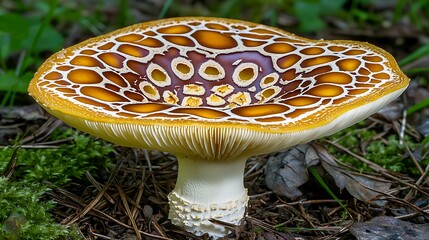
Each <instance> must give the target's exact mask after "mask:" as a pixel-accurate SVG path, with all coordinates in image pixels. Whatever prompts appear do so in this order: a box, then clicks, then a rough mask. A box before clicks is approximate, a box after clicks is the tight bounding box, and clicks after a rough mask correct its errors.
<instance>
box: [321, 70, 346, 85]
mask: <svg viewBox="0 0 429 240" xmlns="http://www.w3.org/2000/svg"><path fill="white" fill-rule="evenodd" d="M315 79H316V80H317V84H320V83H336V84H348V83H351V82H352V81H353V78H352V77H351V76H350V75H348V74H345V73H342V72H329V73H325V74H321V75H319V76H316V77H315Z"/></svg>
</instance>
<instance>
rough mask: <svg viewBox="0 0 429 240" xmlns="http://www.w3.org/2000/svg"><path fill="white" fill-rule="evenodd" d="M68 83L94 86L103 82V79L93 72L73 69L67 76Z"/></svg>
mask: <svg viewBox="0 0 429 240" xmlns="http://www.w3.org/2000/svg"><path fill="white" fill-rule="evenodd" d="M67 78H68V79H70V81H72V82H74V83H77V84H80V83H82V84H96V83H100V82H101V81H103V78H102V77H101V76H100V75H99V74H98V73H97V72H95V71H92V70H89V69H74V70H71V71H70V72H69V74H67Z"/></svg>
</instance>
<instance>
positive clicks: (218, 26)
mask: <svg viewBox="0 0 429 240" xmlns="http://www.w3.org/2000/svg"><path fill="white" fill-rule="evenodd" d="M206 27H207V28H210V29H214V30H229V28H228V27H226V26H224V25H221V24H217V23H206Z"/></svg>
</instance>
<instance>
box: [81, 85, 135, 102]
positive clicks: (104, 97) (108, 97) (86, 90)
mask: <svg viewBox="0 0 429 240" xmlns="http://www.w3.org/2000/svg"><path fill="white" fill-rule="evenodd" d="M80 92H81V93H82V94H84V95H86V96H88V97H93V98H96V99H98V100H101V101H105V102H128V100H127V99H126V98H124V97H122V96H120V95H118V94H116V93H114V92H112V91H109V90H106V89H104V88H101V87H82V89H81V90H80Z"/></svg>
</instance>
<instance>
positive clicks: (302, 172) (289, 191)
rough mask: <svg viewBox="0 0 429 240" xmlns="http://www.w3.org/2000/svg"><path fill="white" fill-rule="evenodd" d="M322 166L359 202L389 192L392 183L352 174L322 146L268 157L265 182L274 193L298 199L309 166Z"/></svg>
mask: <svg viewBox="0 0 429 240" xmlns="http://www.w3.org/2000/svg"><path fill="white" fill-rule="evenodd" d="M317 164H320V165H321V166H322V168H323V169H324V170H325V171H326V172H327V173H328V174H329V175H330V176H331V177H332V179H333V180H334V182H335V185H336V186H337V187H338V188H339V189H340V190H344V189H346V190H347V191H348V192H349V193H350V194H351V195H352V196H353V197H355V198H356V199H358V200H360V201H368V200H371V199H373V198H375V197H377V196H378V195H380V193H382V192H386V191H387V190H389V189H390V186H391V183H390V182H389V181H387V180H384V179H379V178H376V177H373V176H365V175H363V174H360V173H356V172H352V171H350V170H348V169H346V168H344V167H341V166H339V165H338V164H337V162H336V160H335V159H334V158H333V157H332V156H331V155H330V154H329V153H328V152H327V151H326V150H325V149H324V148H323V147H322V146H320V145H317V144H314V145H309V144H302V145H298V146H295V147H293V148H290V149H288V150H286V151H284V152H281V153H280V154H277V155H274V156H271V157H269V158H268V162H267V164H266V167H265V183H266V185H267V187H268V188H270V189H271V190H272V191H273V192H274V193H275V194H277V195H280V196H285V197H288V198H290V199H296V198H299V197H301V196H302V195H303V193H302V192H301V191H300V190H299V187H300V186H302V185H303V184H304V183H306V182H307V181H308V177H309V176H308V170H307V168H308V167H311V166H315V165H317Z"/></svg>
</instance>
